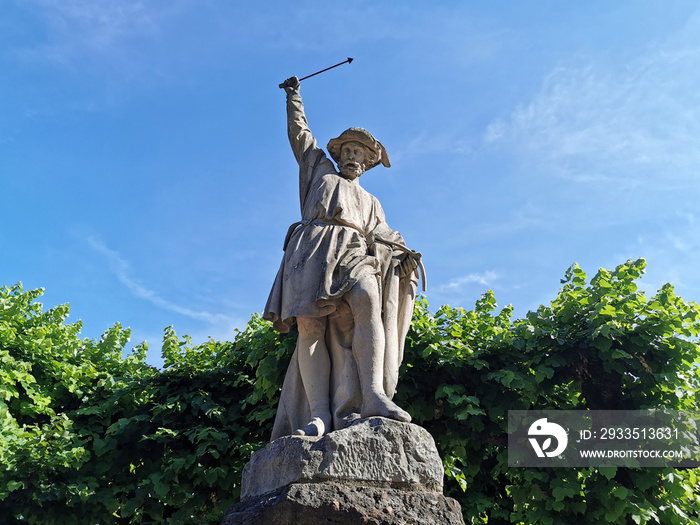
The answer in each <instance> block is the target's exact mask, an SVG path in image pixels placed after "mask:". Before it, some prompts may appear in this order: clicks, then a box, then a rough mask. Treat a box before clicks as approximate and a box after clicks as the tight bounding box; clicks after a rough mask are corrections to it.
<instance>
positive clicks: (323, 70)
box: [280, 57, 354, 88]
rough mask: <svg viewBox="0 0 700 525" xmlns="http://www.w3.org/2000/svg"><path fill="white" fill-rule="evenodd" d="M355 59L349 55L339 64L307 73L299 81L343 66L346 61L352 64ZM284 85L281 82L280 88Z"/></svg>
mask: <svg viewBox="0 0 700 525" xmlns="http://www.w3.org/2000/svg"><path fill="white" fill-rule="evenodd" d="M353 60H354V58H350V57H348V59H347V60H343V61H342V62H339V63H338V64H336V65H334V66H331V67H327V68H326V69H322V70H321V71H316V73H311V74H310V75H307V76H305V77H303V78H300V79H299V82H301V81H302V80H306V79H307V78H311V77H314V76H316V75H318V74H320V73H324V72H326V71H328V70H329V69H333V68H334V67H338V66H342V65H343V64H345V63H348V64H350V63H352V61H353ZM283 87H284V83H282V84H280V88H283Z"/></svg>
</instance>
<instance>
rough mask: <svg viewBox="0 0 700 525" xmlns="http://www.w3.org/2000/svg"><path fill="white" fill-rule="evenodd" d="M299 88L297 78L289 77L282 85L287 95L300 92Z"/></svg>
mask: <svg viewBox="0 0 700 525" xmlns="http://www.w3.org/2000/svg"><path fill="white" fill-rule="evenodd" d="M299 86H300V84H299V79H298V78H297V77H289V78H288V79H287V80H285V81H284V82H282V83H281V84H280V88H281V89H284V90H285V91H286V92H287V93H291V92H293V91H299Z"/></svg>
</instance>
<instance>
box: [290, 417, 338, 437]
mask: <svg viewBox="0 0 700 525" xmlns="http://www.w3.org/2000/svg"><path fill="white" fill-rule="evenodd" d="M327 430H330V422H329V423H325V422H324V421H323V419H321V418H320V417H315V418H313V419H312V420H311V421H309V424H308V425H306V426H305V427H302V428H300V429H298V430H297V431H296V432H294V435H295V436H322V435H323V434H325V433H326V431H327Z"/></svg>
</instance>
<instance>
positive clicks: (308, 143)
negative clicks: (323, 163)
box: [287, 91, 318, 165]
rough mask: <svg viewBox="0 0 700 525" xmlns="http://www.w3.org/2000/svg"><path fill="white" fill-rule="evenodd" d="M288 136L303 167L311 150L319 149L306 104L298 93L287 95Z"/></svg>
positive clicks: (298, 161)
mask: <svg viewBox="0 0 700 525" xmlns="http://www.w3.org/2000/svg"><path fill="white" fill-rule="evenodd" d="M287 134H288V136H289V143H290V145H291V146H292V151H293V152H294V157H295V158H296V159H297V163H298V164H300V165H301V163H302V162H303V161H304V157H305V155H306V154H307V152H308V151H309V150H312V149H318V146H317V145H316V139H314V138H313V136H312V135H311V130H310V129H309V123H308V122H307V121H306V115H305V114H304V104H303V103H302V101H301V95H300V94H299V92H298V91H294V92H292V93H288V94H287Z"/></svg>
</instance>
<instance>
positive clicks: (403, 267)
mask: <svg viewBox="0 0 700 525" xmlns="http://www.w3.org/2000/svg"><path fill="white" fill-rule="evenodd" d="M416 268H418V260H417V259H416V257H415V256H414V255H413V254H410V253H404V254H403V255H402V256H401V259H400V260H399V266H398V269H399V277H401V278H403V277H406V276H407V275H409V274H410V273H411V272H413V271H414V270H415V269H416Z"/></svg>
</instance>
